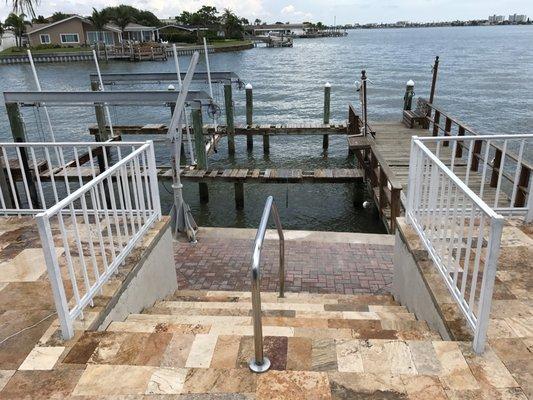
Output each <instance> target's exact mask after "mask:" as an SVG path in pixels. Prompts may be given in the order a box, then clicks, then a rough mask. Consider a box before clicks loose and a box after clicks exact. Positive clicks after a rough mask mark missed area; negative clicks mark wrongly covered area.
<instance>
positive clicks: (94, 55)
mask: <svg viewBox="0 0 533 400" xmlns="http://www.w3.org/2000/svg"><path fill="white" fill-rule="evenodd" d="M93 58H94V64H95V65H96V73H97V74H98V80H99V82H100V90H101V91H102V92H103V91H104V90H105V88H104V82H103V81H102V73H101V72H100V64H99V63H98V56H97V55H96V50H94V49H93ZM104 109H105V113H106V117H107V119H108V120H109V131H110V133H111V137H112V138H113V137H115V133H114V132H113V123H112V121H111V114H110V113H109V107H108V106H107V104H105V105H104Z"/></svg>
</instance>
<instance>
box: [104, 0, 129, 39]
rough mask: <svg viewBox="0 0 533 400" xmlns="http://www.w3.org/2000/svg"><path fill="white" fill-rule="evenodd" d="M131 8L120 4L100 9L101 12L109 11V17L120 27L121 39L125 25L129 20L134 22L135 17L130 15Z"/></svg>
mask: <svg viewBox="0 0 533 400" xmlns="http://www.w3.org/2000/svg"><path fill="white" fill-rule="evenodd" d="M132 8H133V7H130V6H126V5H124V4H122V5H120V6H118V7H108V8H104V9H103V10H102V12H106V13H109V17H110V19H111V20H112V21H113V22H114V23H115V24H117V26H118V27H119V28H120V32H121V35H122V38H123V39H124V31H125V30H126V26H128V24H129V23H131V22H135V18H134V17H133V15H132V10H131V9H132Z"/></svg>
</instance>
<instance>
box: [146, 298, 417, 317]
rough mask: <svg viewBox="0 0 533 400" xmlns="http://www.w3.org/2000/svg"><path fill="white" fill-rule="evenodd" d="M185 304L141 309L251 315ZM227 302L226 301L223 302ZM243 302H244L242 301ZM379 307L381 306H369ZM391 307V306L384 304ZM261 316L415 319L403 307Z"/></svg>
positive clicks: (291, 311)
mask: <svg viewBox="0 0 533 400" xmlns="http://www.w3.org/2000/svg"><path fill="white" fill-rule="evenodd" d="M187 304H190V303H183V304H179V305H176V304H175V303H170V304H169V303H167V302H162V303H157V304H156V305H155V306H154V307H150V308H148V309H146V310H144V311H143V314H170V315H198V316H207V315H216V316H236V317H239V316H245V317H251V316H252V309H251V307H235V308H218V307H213V308H211V307H203V308H194V307H193V308H189V307H187ZM200 304H202V303H200ZM204 304H205V303H204ZM224 304H228V303H224ZM243 304H244V303H243ZM370 307H381V306H370ZM386 307H391V306H386ZM262 315H263V317H287V318H308V319H311V318H313V319H318V318H319V319H325V320H327V319H332V318H335V319H339V318H340V319H393V320H397V319H398V320H415V319H416V317H415V316H414V314H411V313H409V312H407V311H406V310H405V309H404V308H403V307H398V309H394V310H390V309H389V308H387V309H378V310H377V311H323V310H316V311H307V310H302V311H300V310H294V309H289V310H287V309H281V310H280V309H276V308H269V309H266V310H265V309H264V307H263V310H262Z"/></svg>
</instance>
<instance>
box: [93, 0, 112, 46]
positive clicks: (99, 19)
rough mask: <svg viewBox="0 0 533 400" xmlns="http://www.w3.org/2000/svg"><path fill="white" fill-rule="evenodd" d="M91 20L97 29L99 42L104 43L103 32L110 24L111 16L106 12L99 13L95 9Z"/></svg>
mask: <svg viewBox="0 0 533 400" xmlns="http://www.w3.org/2000/svg"><path fill="white" fill-rule="evenodd" d="M89 20H90V21H91V22H92V23H93V25H94V27H95V29H96V32H97V35H98V41H99V42H101V41H104V40H103V37H102V33H103V32H102V31H103V30H104V27H105V25H106V24H107V23H108V22H109V16H108V15H107V13H106V12H105V10H102V11H98V10H97V9H96V8H94V7H93V13H92V15H91V16H90V17H89Z"/></svg>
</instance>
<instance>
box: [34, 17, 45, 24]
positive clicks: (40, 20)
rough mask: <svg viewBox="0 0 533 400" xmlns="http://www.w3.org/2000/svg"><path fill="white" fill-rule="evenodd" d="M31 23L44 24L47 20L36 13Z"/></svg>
mask: <svg viewBox="0 0 533 400" xmlns="http://www.w3.org/2000/svg"><path fill="white" fill-rule="evenodd" d="M31 22H32V24H46V23H48V21H47V20H46V18H45V17H43V16H42V15H38V16H37V18H33V19H32V20H31Z"/></svg>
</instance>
